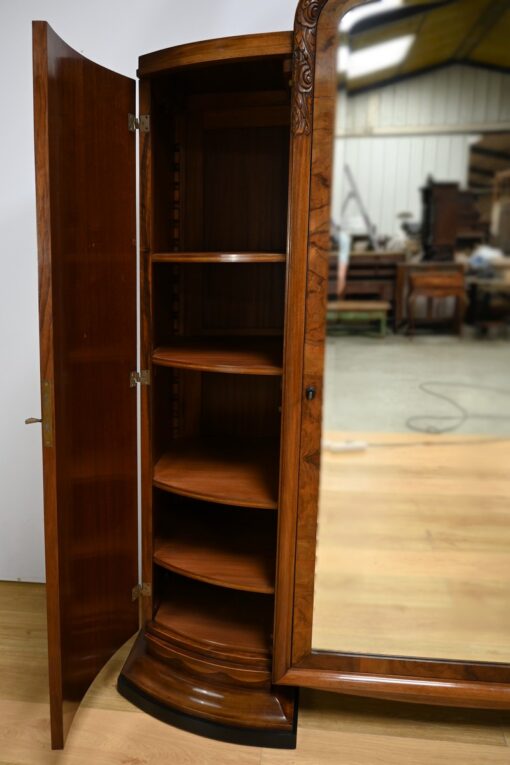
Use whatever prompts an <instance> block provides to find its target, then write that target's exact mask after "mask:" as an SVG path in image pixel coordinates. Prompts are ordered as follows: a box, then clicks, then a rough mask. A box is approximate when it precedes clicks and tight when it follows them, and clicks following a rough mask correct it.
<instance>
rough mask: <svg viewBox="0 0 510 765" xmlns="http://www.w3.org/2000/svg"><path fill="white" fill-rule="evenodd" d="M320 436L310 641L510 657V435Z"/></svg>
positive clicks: (390, 651) (329, 646)
mask: <svg viewBox="0 0 510 765" xmlns="http://www.w3.org/2000/svg"><path fill="white" fill-rule="evenodd" d="M325 438H326V440H327V441H342V440H347V439H352V440H362V441H366V442H368V443H371V444H379V445H381V446H379V447H378V446H369V448H368V449H367V451H365V452H357V453H355V452H350V453H334V452H330V451H325V452H324V453H323V461H322V474H321V496H320V510H319V533H318V549H317V576H316V581H315V605H314V622H313V629H314V632H313V641H312V642H313V646H314V648H318V649H323V650H334V651H345V652H354V653H356V652H360V653H372V654H387V655H396V656H415V657H416V656H418V657H428V658H447V659H458V660H472V661H495V662H510V467H509V466H510V439H509V440H501V441H497V440H494V439H487V440H484V438H483V437H480V436H465V435H442V436H424V435H420V434H416V433H413V434H410V433H405V434H390V433H375V434H374V433H372V434H366V433H364V434H363V433H362V434H360V433H356V434H345V433H343V434H342V433H327V434H326V435H325ZM424 443H426V444H428V445H423V444H424ZM375 626H376V628H375V629H374V627H375Z"/></svg>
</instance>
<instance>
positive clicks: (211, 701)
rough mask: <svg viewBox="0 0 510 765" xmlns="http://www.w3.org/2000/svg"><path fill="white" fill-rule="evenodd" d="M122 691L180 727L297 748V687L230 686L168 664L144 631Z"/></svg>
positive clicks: (227, 738) (125, 673) (231, 739)
mask: <svg viewBox="0 0 510 765" xmlns="http://www.w3.org/2000/svg"><path fill="white" fill-rule="evenodd" d="M117 689H118V691H119V693H120V694H121V695H122V696H124V697H125V698H126V699H128V701H130V702H131V703H133V704H135V705H136V706H137V707H139V708H140V709H142V710H143V711H144V712H147V713H148V714H150V715H152V716H153V717H156V718H157V719H158V720H162V721H163V722H166V723H169V724H170V725H174V726H175V727H177V728H182V729H184V730H187V731H190V732H191V733H197V734H199V735H202V736H206V737H208V738H213V739H216V740H219V741H227V742H230V743H235V744H243V745H245V746H262V747H272V748H275V749H295V747H296V727H297V726H296V724H297V694H296V691H295V690H294V689H289V688H278V689H276V688H274V687H271V686H270V685H269V684H267V686H262V687H260V686H258V687H257V686H256V685H254V686H252V687H247V686H241V685H237V684H235V683H234V684H232V685H227V684H225V683H218V682H215V680H214V678H212V677H210V678H207V677H206V676H203V675H202V676H201V675H200V674H195V673H194V672H189V671H187V668H186V664H185V663H182V664H180V666H175V665H174V664H167V663H166V662H162V661H161V660H160V659H159V658H156V657H154V656H153V655H151V654H150V653H148V652H147V643H146V640H145V636H144V634H143V633H140V635H139V637H138V639H137V641H136V643H135V645H134V647H133V650H132V651H131V654H130V655H129V657H128V659H127V661H126V663H125V665H124V667H123V669H122V672H121V674H120V676H119V679H118V682H117Z"/></svg>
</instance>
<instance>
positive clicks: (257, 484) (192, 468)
mask: <svg viewBox="0 0 510 765" xmlns="http://www.w3.org/2000/svg"><path fill="white" fill-rule="evenodd" d="M278 461H279V457H278V448H277V444H276V443H275V441H274V440H273V439H262V438H261V439H252V440H246V441H242V440H239V439H232V438H230V439H218V438H214V439H212V438H210V439H206V438H195V439H179V440H177V441H175V442H174V443H173V444H172V446H171V447H170V448H169V449H168V450H167V451H166V452H165V453H164V454H163V456H162V457H161V458H160V459H159V460H158V462H157V463H156V466H155V468H154V475H153V484H154V486H157V487H158V488H160V489H164V490H165V491H171V492H173V493H174V494H181V495H182V496H184V497H193V498H195V499H205V500H208V501H210V502H217V503H219V504H224V505H239V506H240V507H258V508H261V509H276V507H277V505H278Z"/></svg>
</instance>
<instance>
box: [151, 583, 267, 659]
mask: <svg viewBox="0 0 510 765" xmlns="http://www.w3.org/2000/svg"><path fill="white" fill-rule="evenodd" d="M272 610H273V600H272V598H271V597H267V596H265V595H259V594H255V593H249V592H237V591H234V590H227V589H223V588H221V587H214V586H212V585H209V584H202V583H200V582H193V581H191V580H188V579H185V578H184V577H178V576H175V575H174V576H171V575H169V576H168V578H165V584H164V585H162V589H161V603H160V605H159V607H158V609H157V611H156V614H155V616H154V622H153V623H152V624H151V625H149V631H152V632H153V633H154V634H157V635H159V636H164V635H165V634H169V635H173V634H178V635H180V636H181V638H182V639H183V640H184V641H186V642H187V643H188V644H190V645H194V644H199V645H201V646H202V647H203V648H204V649H207V650H208V653H210V654H211V655H213V654H214V653H215V652H216V653H217V652H221V653H222V654H226V655H229V654H234V655H238V654H242V653H249V654H256V655H257V656H260V657H268V656H269V654H270V651H271V626H272Z"/></svg>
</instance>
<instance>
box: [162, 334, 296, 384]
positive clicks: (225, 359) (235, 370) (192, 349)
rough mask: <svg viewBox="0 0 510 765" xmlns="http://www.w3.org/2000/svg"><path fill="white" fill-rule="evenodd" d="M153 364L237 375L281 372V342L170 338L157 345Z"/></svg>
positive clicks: (251, 338) (271, 340)
mask: <svg viewBox="0 0 510 765" xmlns="http://www.w3.org/2000/svg"><path fill="white" fill-rule="evenodd" d="M152 361H153V363H154V364H158V365H160V366H167V367H176V368H183V369H197V370H200V371H209V372H223V373H226V374H238V375H281V374H282V343H281V341H280V340H279V339H277V338H256V337H239V338H231V337H215V338H196V337H191V338H188V337H186V338H183V337H176V338H173V339H172V341H171V344H170V345H165V346H163V347H159V348H156V349H155V351H154V353H153V354H152Z"/></svg>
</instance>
